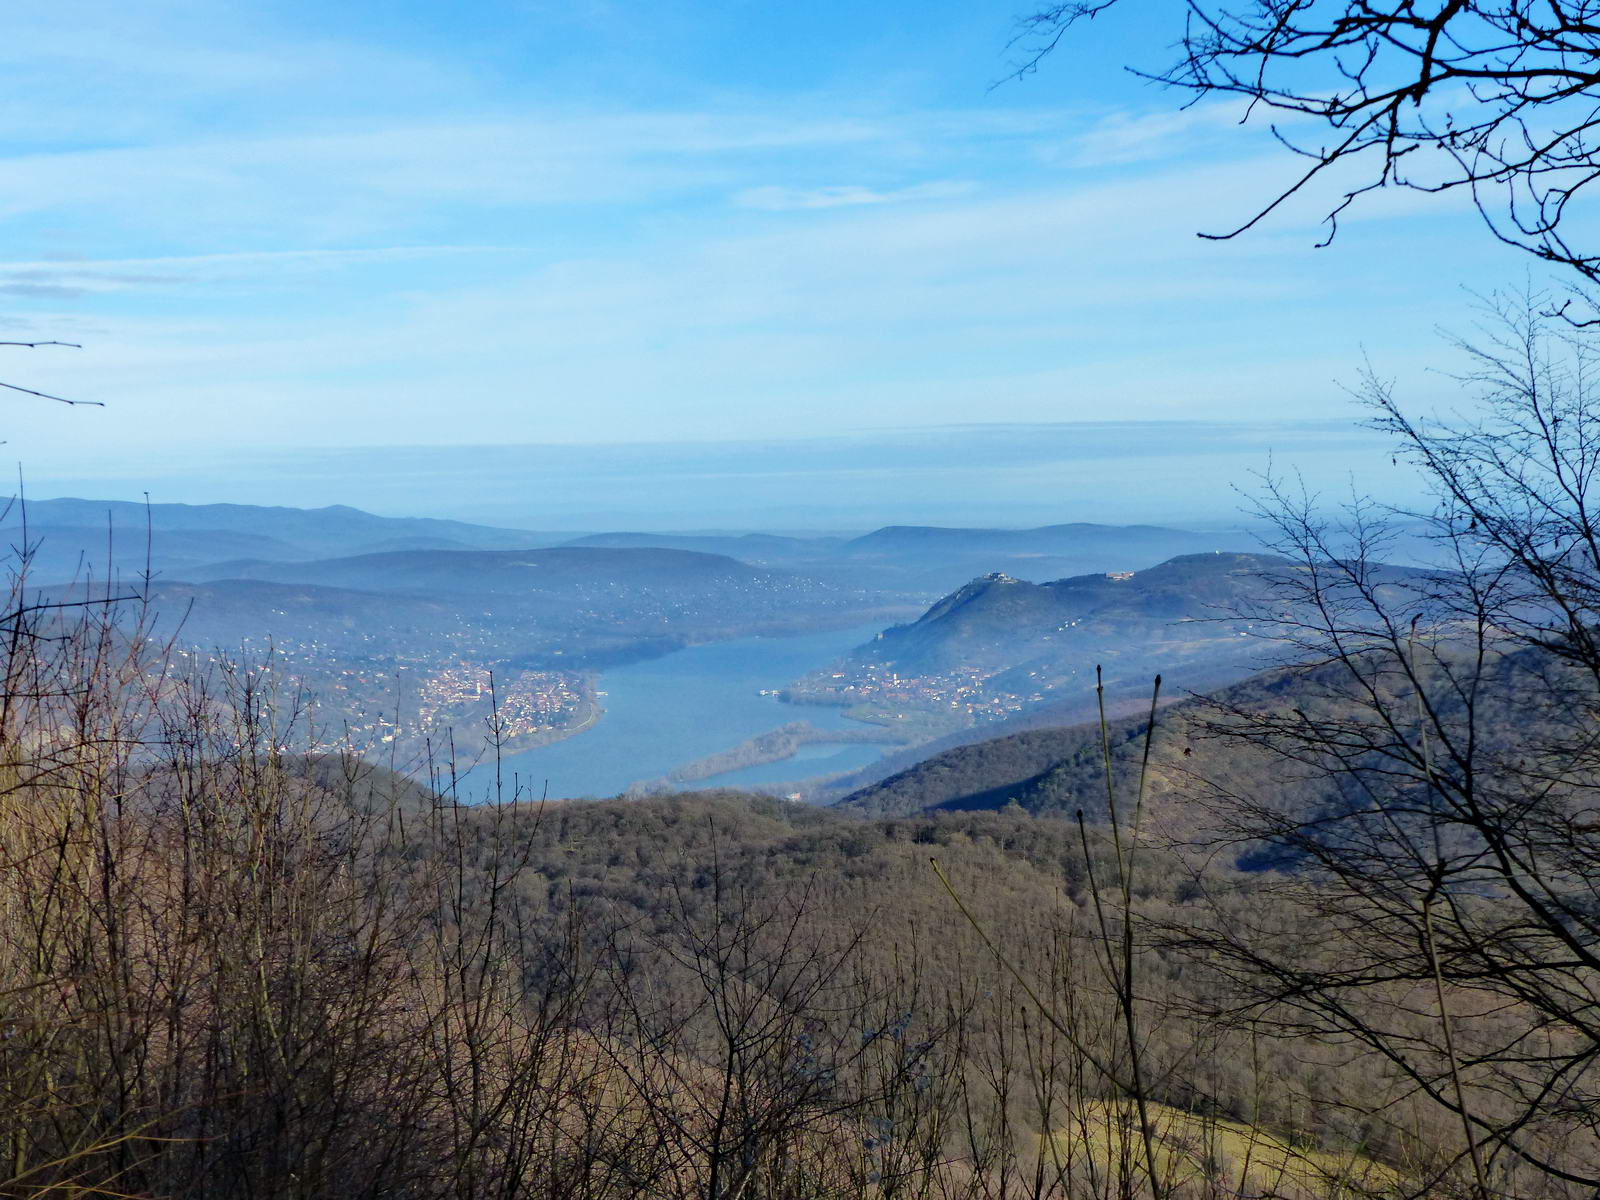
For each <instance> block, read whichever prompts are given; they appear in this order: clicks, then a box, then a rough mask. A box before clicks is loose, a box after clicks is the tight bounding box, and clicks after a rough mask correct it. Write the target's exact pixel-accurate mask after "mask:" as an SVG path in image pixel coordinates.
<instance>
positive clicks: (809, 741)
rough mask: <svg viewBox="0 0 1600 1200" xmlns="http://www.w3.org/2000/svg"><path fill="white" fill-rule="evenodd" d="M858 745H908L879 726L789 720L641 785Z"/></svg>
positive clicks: (695, 778) (679, 781)
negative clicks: (806, 750)
mask: <svg viewBox="0 0 1600 1200" xmlns="http://www.w3.org/2000/svg"><path fill="white" fill-rule="evenodd" d="M861 744H876V745H885V746H903V745H906V744H907V743H906V738H905V737H904V735H903V734H902V733H901V732H900V731H899V730H893V729H884V728H881V727H868V728H862V729H818V728H817V727H816V726H815V725H813V724H811V722H809V721H791V722H789V724H787V725H782V726H779V727H778V728H777V729H769V730H767V731H766V732H765V733H758V734H756V735H755V736H754V737H748V738H746V739H745V740H744V741H742V742H740V743H739V744H738V745H736V746H732V747H730V748H729V749H727V750H720V751H718V752H717V753H715V754H707V755H705V756H704V757H702V758H697V759H695V760H694V761H693V762H688V763H685V764H684V765H683V766H681V767H677V768H676V769H674V770H671V771H668V772H667V774H666V775H665V776H663V777H662V778H661V779H659V780H650V781H649V782H647V783H645V784H643V785H641V786H642V788H643V790H646V791H649V790H654V785H657V784H660V785H673V784H684V783H697V782H699V781H700V780H703V779H710V778H712V777H714V776H717V775H726V774H728V773H729V772H730V771H739V770H743V769H744V768H745V767H755V766H764V765H766V764H768V763H777V762H783V761H785V760H787V759H791V758H793V757H794V756H795V755H796V754H798V753H799V752H800V749H801V748H802V747H804V746H814V745H840V746H853V745H861Z"/></svg>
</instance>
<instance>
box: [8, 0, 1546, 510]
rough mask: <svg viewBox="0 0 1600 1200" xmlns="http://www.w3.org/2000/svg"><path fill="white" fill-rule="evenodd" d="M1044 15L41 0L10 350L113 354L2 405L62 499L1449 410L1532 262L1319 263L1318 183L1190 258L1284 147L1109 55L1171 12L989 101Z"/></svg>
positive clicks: (1435, 208)
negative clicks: (249, 480) (260, 456)
mask: <svg viewBox="0 0 1600 1200" xmlns="http://www.w3.org/2000/svg"><path fill="white" fill-rule="evenodd" d="M1025 7H1026V6H1025V5H1020V4H1014V3H1012V2H1010V0H998V2H995V3H972V2H971V0H968V2H966V3H955V2H947V0H933V2H921V0H919V2H918V3H915V4H912V3H899V2H895V0H886V2H885V3H881V4H877V5H859V4H844V3H835V2H831V0H828V2H823V3H810V4H806V5H783V4H775V3H770V2H768V3H760V4H758V3H753V2H743V0H724V2H720V3H715V4H713V3H699V4H694V3H682V2H674V0H664V2H662V3H657V4H653V5H622V4H613V3H609V2H608V0H575V2H572V3H564V2H560V0H522V2H517V3H511V2H500V0H474V2H472V3H466V4H462V3H450V4H445V3H429V4H421V3H416V2H415V0H394V2H391V3H385V4H382V5H380V4H375V3H364V2H344V3H340V4H335V5H327V4H317V5H311V4H302V3H298V2H289V0H283V2H277V3H271V4H251V3H248V2H241V0H227V2H216V3H213V2H208V0H193V2H178V3H169V2H167V0H141V3H139V4H137V5H118V4H112V3H109V2H106V0H99V2H94V3H79V2H73V0H66V2H53V3H48V4H47V3H36V2H31V0H25V2H23V3H20V4H17V5H14V6H12V7H11V9H10V10H9V12H8V19H7V37H6V39H5V41H4V44H3V45H0V69H3V78H4V82H3V83H0V128H3V130H4V138H3V140H0V154H3V156H4V160H5V161H4V163H3V164H0V178H3V179H4V185H3V188H0V221H3V222H4V229H5V234H6V236H5V238H4V243H3V245H4V247H5V253H4V258H5V261H4V262H0V320H3V321H4V326H5V329H4V333H3V334H0V336H4V337H6V338H11V339H17V340H31V339H34V338H60V339H64V340H71V341H79V342H82V343H84V345H85V349H84V350H82V351H68V350H38V351H22V350H15V351H5V352H4V353H5V354H6V355H7V357H5V358H4V359H0V363H3V371H0V379H6V380H9V381H13V382H16V383H20V384H24V385H26V386H30V387H36V388H40V389H43V390H47V391H55V392H60V393H62V394H65V395H70V396H74V397H79V398H83V399H93V400H101V401H104V402H105V404H106V407H105V408H104V409H94V408H87V407H80V408H74V409H67V408H63V407H60V406H56V405H51V404H47V403H45V402H42V401H41V402H36V401H31V400H24V399H21V398H17V399H14V400H11V401H7V406H8V407H7V413H6V418H5V426H6V428H5V431H4V436H5V438H6V441H7V443H8V445H7V449H8V451H9V452H10V453H11V454H12V455H13V456H14V458H15V459H17V460H20V461H21V462H22V463H23V465H24V469H25V470H28V471H31V472H33V473H34V475H35V477H37V478H40V479H43V480H45V481H47V482H48V481H49V480H51V479H52V478H64V477H66V476H67V475H71V474H72V473H73V471H76V476H74V478H77V477H80V476H89V477H92V475H93V467H92V464H94V463H97V462H99V463H120V464H121V465H122V466H123V467H124V468H126V465H127V464H128V463H130V462H133V463H137V462H139V461H142V460H141V456H156V455H158V453H159V455H162V456H166V457H167V458H168V459H170V458H171V457H172V456H173V455H177V456H179V457H182V456H185V455H191V456H194V457H196V458H202V457H206V456H209V455H211V454H212V453H214V452H218V451H225V452H227V453H228V454H235V455H236V454H238V453H241V452H247V451H248V450H249V448H256V447H259V448H262V449H263V450H270V451H273V452H274V453H277V452H279V451H282V450H285V449H292V448H297V447H309V448H329V447H354V446H384V445H407V446H427V445H453V446H465V445H472V444H480V443H501V444H504V443H556V444H561V443H605V442H615V441H626V442H658V441H667V442H674V441H684V442H705V441H717V440H737V439H762V440H768V441H770V440H774V439H776V440H779V441H781V440H782V439H786V438H800V437H816V436H834V435H847V434H856V433H861V434H866V435H871V436H879V435H881V434H883V433H884V431H893V430H899V429H911V428H932V427H950V426H960V425H965V424H969V423H973V422H996V423H1032V422H1058V421H1066V422H1071V421H1095V420H1105V419H1116V420H1135V421H1139V420H1174V419H1178V420H1217V419H1234V418H1237V419H1241V420H1250V421H1257V422H1259V421H1270V420H1276V419H1282V418H1292V419H1296V420H1324V419H1337V418H1341V417H1344V416H1345V415H1347V414H1349V412H1350V404H1349V401H1348V398H1347V397H1346V396H1345V394H1344V393H1343V391H1342V390H1341V388H1340V386H1339V383H1338V381H1339V380H1341V379H1342V380H1349V379H1351V378H1353V376H1354V375H1355V373H1356V370H1357V368H1358V366H1359V363H1360V361H1361V356H1362V355H1363V353H1365V354H1367V355H1369V356H1370V357H1371V358H1372V360H1373V361H1374V363H1375V364H1376V365H1377V366H1378V367H1379V369H1380V370H1381V371H1383V372H1384V373H1386V374H1390V375H1393V376H1395V377H1397V378H1398V379H1399V380H1401V382H1402V384H1403V386H1404V387H1405V388H1406V389H1408V390H1407V394H1408V395H1410V396H1412V397H1414V398H1415V400H1416V402H1418V403H1419V404H1429V403H1438V402H1446V403H1447V402H1448V400H1449V384H1448V381H1446V380H1444V379H1443V378H1442V377H1441V376H1438V375H1435V374H1430V373H1429V371H1428V368H1429V367H1430V366H1433V365H1436V364H1448V356H1447V354H1446V353H1445V352H1444V351H1443V348H1442V346H1441V343H1440V341H1439V339H1438V336H1437V327H1439V326H1445V327H1458V328H1459V327H1461V326H1464V325H1465V324H1466V323H1467V321H1468V319H1469V318H1468V308H1469V303H1468V298H1467V297H1466V296H1465V294H1464V293H1463V290H1462V289H1463V288H1464V287H1474V288H1480V289H1482V288H1489V287H1493V286H1495V285H1498V284H1502V283H1505V282H1508V281H1510V282H1517V281H1519V280H1520V279H1522V278H1523V276H1524V273H1525V271H1526V264H1525V263H1524V262H1523V260H1522V259H1520V258H1519V257H1517V256H1516V255H1515V254H1513V253H1512V252H1510V251H1507V250H1504V249H1502V248H1500V247H1499V246H1497V245H1494V244H1493V243H1492V242H1491V240H1490V239H1489V238H1488V237H1487V235H1486V234H1485V233H1484V232H1483V231H1482V230H1481V229H1480V227H1479V226H1478V225H1477V223H1476V220H1475V218H1474V217H1473V216H1472V215H1471V214H1470V213H1469V212H1466V211H1464V209H1463V207H1462V205H1461V203H1460V202H1458V201H1455V200H1450V199H1428V198H1423V197H1418V196H1400V195H1396V196H1377V197H1374V198H1373V201H1372V202H1371V203H1369V204H1368V205H1366V206H1365V208H1364V209H1362V210H1361V211H1360V212H1358V213H1356V214H1354V215H1353V216H1352V218H1351V219H1349V220H1348V221H1346V222H1345V225H1344V228H1343V232H1342V233H1341V236H1340V238H1339V240H1338V241H1337V242H1336V243H1335V244H1334V246H1333V247H1331V248H1329V249H1326V250H1317V249H1315V248H1314V243H1315V242H1316V240H1317V239H1318V237H1319V233H1320V231H1319V229H1318V226H1317V223H1316V218H1317V217H1319V216H1320V209H1318V208H1317V206H1316V203H1315V201H1316V197H1312V198H1309V199H1308V201H1307V202H1306V203H1305V204H1303V205H1299V206H1295V207H1293V208H1290V209H1289V210H1286V211H1285V212H1284V213H1282V214H1281V215H1279V216H1277V217H1275V218H1274V219H1273V220H1271V221H1269V222H1268V223H1267V224H1266V225H1264V226H1263V227H1262V228H1261V229H1260V230H1258V231H1256V232H1254V233H1253V234H1251V235H1248V236H1247V237H1245V238H1242V239H1239V240H1236V241H1233V242H1228V243H1216V242H1208V241H1202V240H1200V239H1198V238H1196V237H1195V236H1194V235H1195V232H1196V231H1197V230H1200V229H1212V230H1214V229H1218V228H1221V227H1224V226H1226V225H1228V224H1229V223H1231V222H1235V221H1237V220H1240V219H1242V218H1244V217H1246V216H1248V215H1250V213H1251V211H1252V206H1253V205H1254V204H1256V203H1258V202H1259V201H1261V200H1262V199H1263V198H1265V197H1266V196H1268V195H1269V194H1270V192H1271V190H1272V189H1273V187H1274V185H1275V184H1277V183H1280V182H1282V181H1284V180H1286V179H1288V178H1289V177H1290V175H1291V173H1292V172H1293V170H1294V168H1295V164H1294V163H1293V162H1292V161H1289V160H1287V159H1286V158H1285V157H1284V156H1283V154H1282V153H1281V152H1279V151H1278V150H1277V149H1276V147H1275V145H1274V144H1273V143H1272V142H1271V140H1270V137H1269V135H1268V134H1267V132H1266V130H1265V129H1264V128H1262V127H1259V126H1256V125H1246V126H1243V127H1241V126H1239V125H1238V124H1237V121H1236V118H1237V115H1238V114H1237V113H1236V112H1233V111H1231V110H1228V109H1225V108H1221V107H1216V106H1199V107H1196V108H1193V109H1190V110H1188V111H1186V112H1180V111H1179V110H1178V103H1179V100H1180V97H1178V96H1176V95H1174V94H1172V93H1169V92H1163V91H1161V90H1159V89H1155V88H1152V87H1150V86H1148V85H1146V84H1143V83H1141V82H1140V81H1138V80H1137V79H1135V78H1133V77H1132V76H1130V75H1128V74H1126V73H1125V72H1124V71H1123V70H1122V69H1121V68H1122V64H1124V63H1126V62H1136V63H1140V64H1142V65H1145V66H1151V67H1155V66H1159V65H1160V64H1161V62H1162V61H1163V58H1164V52H1163V50H1162V47H1163V45H1165V44H1166V43H1167V42H1169V41H1170V40H1171V38H1172V36H1173V35H1174V33H1175V30H1176V28H1177V27H1176V25H1175V24H1174V21H1175V11H1174V6H1172V5H1170V4H1154V3H1152V4H1140V5H1137V6H1132V5H1131V0H1130V6H1129V7H1128V8H1127V11H1125V12H1120V13H1116V14H1114V15H1113V16H1112V17H1111V18H1110V19H1106V20H1102V21H1100V22H1097V23H1096V24H1095V25H1094V26H1092V27H1089V28H1087V29H1085V30H1084V32H1083V34H1082V35H1081V36H1079V37H1077V38H1075V39H1074V40H1073V41H1072V42H1070V43H1069V44H1068V45H1067V47H1066V48H1065V49H1064V50H1063V51H1062V52H1060V53H1059V54H1058V55H1056V56H1055V57H1054V58H1053V59H1051V60H1049V61H1048V62H1047V63H1046V64H1045V65H1044V67H1043V69H1042V70H1041V71H1040V72H1039V73H1038V74H1036V75H1033V76H1030V77H1028V78H1026V79H1024V80H1021V81H1018V82H1011V83H1002V84H1001V85H1000V86H998V87H991V86H990V85H992V84H994V83H995V82H996V81H997V80H1000V79H1001V78H1002V77H1003V76H1004V75H1005V74H1006V71H1007V64H1008V62H1009V61H1012V58H1013V57H1014V52H1010V51H1008V50H1007V41H1008V38H1009V37H1010V34H1011V31H1012V28H1013V21H1014V18H1015V17H1016V16H1017V15H1018V13H1019V12H1021V11H1023V10H1024V8H1025ZM151 461H154V457H152V459H151ZM135 473H136V472H135ZM127 474H128V472H127V471H126V470H125V469H124V470H122V471H119V472H118V473H117V475H118V478H119V479H125V478H126V476H127ZM108 478H109V476H108ZM46 490H48V488H47V489H46ZM183 498H186V499H189V498H193V499H205V498H211V497H209V496H199V495H196V496H184V497H183ZM219 498H225V497H219ZM345 498H349V499H351V500H353V501H355V500H359V499H360V494H359V489H353V490H351V491H350V493H349V495H348V497H345ZM287 499H289V500H290V501H291V502H292V499H293V498H292V497H289V498H287Z"/></svg>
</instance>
